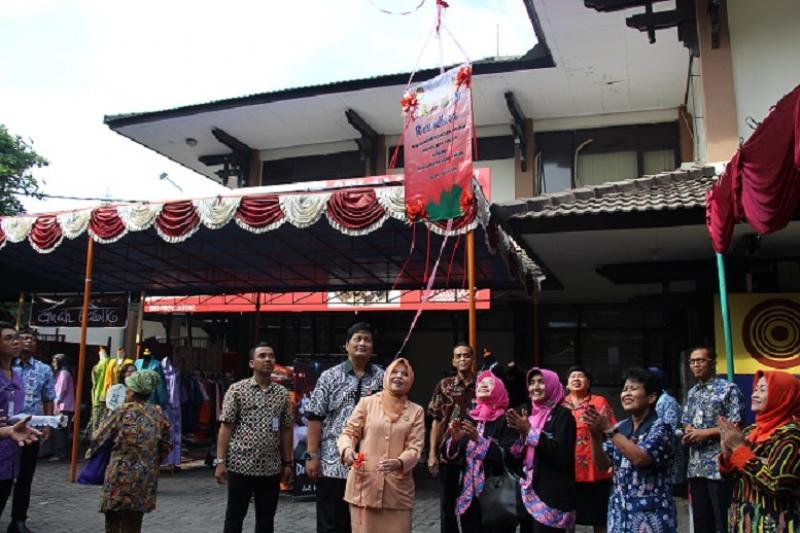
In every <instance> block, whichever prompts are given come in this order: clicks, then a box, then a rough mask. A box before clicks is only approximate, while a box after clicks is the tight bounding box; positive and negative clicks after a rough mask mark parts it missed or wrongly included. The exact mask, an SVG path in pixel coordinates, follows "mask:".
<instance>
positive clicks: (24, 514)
mask: <svg viewBox="0 0 800 533" xmlns="http://www.w3.org/2000/svg"><path fill="white" fill-rule="evenodd" d="M38 458H39V441H36V442H34V443H33V444H28V445H27V446H23V447H22V451H21V452H20V458H19V476H18V477H17V482H16V483H14V502H13V503H12V504H11V519H12V520H27V519H28V507H30V505H31V485H32V484H33V474H34V473H35V472H36V461H37V459H38Z"/></svg>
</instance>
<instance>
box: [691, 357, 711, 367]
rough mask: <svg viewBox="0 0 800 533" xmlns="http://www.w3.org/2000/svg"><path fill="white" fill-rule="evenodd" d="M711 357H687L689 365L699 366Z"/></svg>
mask: <svg viewBox="0 0 800 533" xmlns="http://www.w3.org/2000/svg"><path fill="white" fill-rule="evenodd" d="M709 361H711V359H689V365H690V366H700V365H702V364H704V363H708V362H709Z"/></svg>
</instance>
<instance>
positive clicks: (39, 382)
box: [14, 357, 56, 415]
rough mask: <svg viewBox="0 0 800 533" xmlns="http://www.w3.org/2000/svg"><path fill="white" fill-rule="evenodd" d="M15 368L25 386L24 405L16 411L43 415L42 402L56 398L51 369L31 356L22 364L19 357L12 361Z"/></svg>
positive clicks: (54, 380)
mask: <svg viewBox="0 0 800 533" xmlns="http://www.w3.org/2000/svg"><path fill="white" fill-rule="evenodd" d="M14 368H16V369H17V370H18V371H19V373H20V374H21V375H22V384H23V385H24V387H25V407H24V409H22V410H20V409H19V408H18V409H17V412H18V413H24V414H27V415H43V414H44V402H52V401H53V400H55V399H56V378H55V376H53V369H52V368H50V366H49V365H46V364H44V363H42V362H41V361H39V360H38V359H36V358H35V357H31V358H30V359H29V360H28V362H27V363H25V364H23V363H22V360H21V359H17V360H16V361H14Z"/></svg>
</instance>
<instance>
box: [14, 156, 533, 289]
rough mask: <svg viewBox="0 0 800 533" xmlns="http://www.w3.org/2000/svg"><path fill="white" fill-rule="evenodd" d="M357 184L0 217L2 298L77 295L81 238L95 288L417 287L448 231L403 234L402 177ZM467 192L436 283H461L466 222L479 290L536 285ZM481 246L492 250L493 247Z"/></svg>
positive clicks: (432, 228) (425, 226) (436, 227)
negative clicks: (467, 202)
mask: <svg viewBox="0 0 800 533" xmlns="http://www.w3.org/2000/svg"><path fill="white" fill-rule="evenodd" d="M480 172H483V171H478V172H477V174H480ZM366 180H371V182H372V183H369V184H367V185H368V186H365V179H358V180H342V181H341V182H339V183H332V182H315V183H310V184H309V183H304V184H295V186H296V187H303V188H304V190H302V191H293V192H288V191H284V192H281V191H279V190H276V189H278V188H276V187H272V188H269V187H261V188H256V189H247V190H242V191H236V192H233V193H231V194H228V195H226V196H224V197H216V198H205V199H193V200H189V199H184V200H178V201H173V202H166V203H164V204H127V205H110V206H100V207H95V208H93V209H84V210H78V211H73V212H68V213H48V214H42V215H34V216H20V217H7V218H5V219H3V220H2V222H1V224H0V276H2V279H4V280H5V283H3V286H2V289H0V296H2V297H5V298H15V297H16V296H17V295H18V294H19V291H20V290H22V291H25V292H47V293H55V292H62V293H63V292H79V291H81V290H82V288H83V278H84V269H85V257H86V249H87V238H92V239H93V240H94V241H95V242H96V243H97V244H96V246H95V247H94V272H93V276H92V277H93V291H96V292H112V291H142V290H143V291H146V292H147V294H150V295H191V294H218V293H235V292H253V291H265V292H283V291H325V290H375V289H387V288H390V287H392V285H393V284H395V282H396V285H395V286H396V288H398V289H419V288H421V287H423V286H424V285H425V282H426V279H425V275H424V272H425V270H426V267H427V269H428V270H430V268H431V267H432V266H433V263H434V261H435V259H436V257H437V256H438V253H439V249H440V246H441V243H442V239H443V235H444V234H448V232H447V231H446V228H445V227H444V226H443V225H442V224H438V223H437V224H434V223H429V222H425V223H420V224H416V229H412V227H411V226H410V225H409V224H408V223H407V222H406V220H405V204H404V200H403V187H402V177H398V176H383V177H377V178H367V179H366ZM335 185H338V187H335ZM283 189H286V187H283ZM476 191H477V193H478V194H476V197H477V199H478V201H477V202H476V204H475V212H473V213H469V214H467V215H465V216H464V217H462V218H461V219H457V220H456V221H455V223H454V226H453V228H452V229H451V231H450V232H449V235H448V242H447V243H446V248H445V250H444V253H443V255H442V260H441V264H440V266H439V270H438V272H439V274H438V276H437V277H436V281H435V284H434V286H435V287H437V288H446V287H453V288H457V287H462V286H463V280H464V276H465V273H464V268H465V262H464V253H465V252H464V250H465V245H464V241H465V239H463V238H462V235H463V234H464V233H466V232H467V231H468V230H469V229H471V228H475V229H476V239H475V242H476V282H477V285H478V287H480V288H519V287H520V281H519V280H522V281H523V282H524V283H525V285H526V286H527V287H528V289H529V290H535V289H536V288H538V281H539V280H540V279H541V271H540V270H538V267H537V266H536V265H535V264H534V263H533V262H532V261H530V260H527V258H526V257H525V256H524V254H521V253H520V249H519V247H518V246H516V244H515V243H514V242H513V241H511V240H510V239H509V238H508V236H507V235H505V234H504V233H502V230H499V228H496V227H494V226H492V227H491V230H490V233H491V238H488V239H487V238H485V236H486V235H487V234H486V232H485V227H486V225H487V224H488V218H489V214H488V213H489V209H488V202H487V201H486V199H485V198H484V196H483V193H482V191H481V189H480V188H477V189H476ZM323 218H324V219H326V220H322V219H323ZM498 232H499V233H498ZM414 236H415V248H414V252H413V253H412V254H411V255H410V256H409V249H410V246H411V241H412V239H413V238H414ZM490 242H491V243H494V247H495V248H499V249H500V253H498V254H493V253H492V251H490V249H489V243H490ZM454 246H455V247H456V251H455V254H454V253H453V248H454ZM508 260H511V261H512V263H511V267H510V268H508V269H507V268H506V267H505V265H504V261H508ZM448 272H449V273H450V276H449V279H448V275H447V274H448ZM509 272H511V273H512V274H513V276H514V277H516V278H518V279H513V278H512V277H510V276H509Z"/></svg>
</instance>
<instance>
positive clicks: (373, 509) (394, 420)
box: [338, 358, 425, 533]
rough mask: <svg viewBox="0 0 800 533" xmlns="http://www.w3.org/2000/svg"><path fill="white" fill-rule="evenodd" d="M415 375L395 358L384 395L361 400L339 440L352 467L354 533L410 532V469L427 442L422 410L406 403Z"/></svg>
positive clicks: (348, 491) (348, 496)
mask: <svg viewBox="0 0 800 533" xmlns="http://www.w3.org/2000/svg"><path fill="white" fill-rule="evenodd" d="M413 383H414V371H413V370H412V369H411V364H410V363H409V362H408V360H406V359H404V358H399V359H395V360H394V361H393V362H392V363H391V364H390V365H389V367H388V368H387V369H386V372H385V373H384V376H383V391H381V392H379V393H378V394H373V395H372V396H367V397H366V398H362V399H361V400H360V401H359V402H358V405H356V407H355V409H354V410H353V414H351V415H350V418H349V419H348V420H347V423H346V424H345V427H344V429H343V431H342V434H341V436H340V437H339V440H338V445H339V453H340V454H341V457H342V462H343V463H344V464H346V465H348V466H351V468H350V472H349V473H348V475H347V486H346V488H345V494H344V499H345V501H346V502H348V503H349V504H350V522H351V526H352V533H376V532H379V533H409V532H410V531H411V516H412V511H413V509H414V477H413V475H412V471H413V470H414V466H415V465H416V464H417V462H418V461H419V458H420V454H421V453H422V448H423V445H424V441H425V424H424V410H423V409H422V407H421V406H419V405H417V404H415V403H413V402H410V401H408V391H409V389H410V388H411V385H412V384H413Z"/></svg>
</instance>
